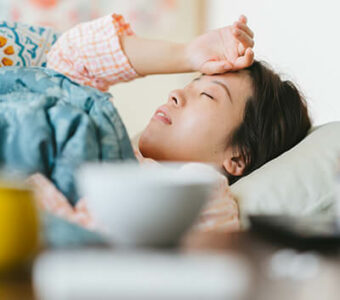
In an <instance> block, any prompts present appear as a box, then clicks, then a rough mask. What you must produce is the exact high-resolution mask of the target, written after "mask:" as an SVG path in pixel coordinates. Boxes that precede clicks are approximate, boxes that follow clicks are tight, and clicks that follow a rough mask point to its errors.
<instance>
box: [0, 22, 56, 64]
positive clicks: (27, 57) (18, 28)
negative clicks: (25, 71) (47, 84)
mask: <svg viewBox="0 0 340 300" xmlns="http://www.w3.org/2000/svg"><path fill="white" fill-rule="evenodd" d="M57 38H58V34H57V33H56V32H54V31H53V30H52V29H50V28H45V27H37V26H30V25H26V24H21V23H11V22H5V21H2V22H1V21H0V67H5V66H20V67H26V66H37V67H44V66H46V62H47V59H46V55H47V53H48V51H49V50H50V49H51V47H52V45H53V44H54V43H55V42H56V40H57Z"/></svg>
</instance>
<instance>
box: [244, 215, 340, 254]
mask: <svg viewBox="0 0 340 300" xmlns="http://www.w3.org/2000/svg"><path fill="white" fill-rule="evenodd" d="M249 220H250V223H251V231H252V232H254V233H257V234H259V235H261V236H263V237H265V238H266V239H269V240H270V241H273V242H279V243H283V244H285V245H287V246H290V247H295V248H299V249H315V250H337V249H339V248H340V220H338V221H337V220H336V219H331V218H321V217H316V216H313V217H311V216H309V217H292V216H285V215H256V216H255V215H253V216H250V217H249Z"/></svg>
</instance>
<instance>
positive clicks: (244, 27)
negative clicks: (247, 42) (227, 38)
mask: <svg viewBox="0 0 340 300" xmlns="http://www.w3.org/2000/svg"><path fill="white" fill-rule="evenodd" d="M234 27H235V28H238V29H240V30H243V31H244V32H245V33H246V34H248V35H249V36H250V37H251V38H253V37H254V32H253V31H252V30H251V29H250V28H249V27H248V25H246V24H244V23H241V22H235V23H234Z"/></svg>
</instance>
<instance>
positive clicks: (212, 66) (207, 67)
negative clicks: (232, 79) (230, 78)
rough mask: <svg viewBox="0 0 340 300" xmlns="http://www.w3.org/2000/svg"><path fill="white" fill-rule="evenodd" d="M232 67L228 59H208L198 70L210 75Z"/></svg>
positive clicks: (223, 71)
mask: <svg viewBox="0 0 340 300" xmlns="http://www.w3.org/2000/svg"><path fill="white" fill-rule="evenodd" d="M232 69H233V65H232V64H231V63H229V62H228V61H222V60H220V61H208V62H206V63H204V64H203V66H202V67H201V68H200V72H201V73H204V74H207V75H212V74H221V73H225V72H227V71H230V70H232Z"/></svg>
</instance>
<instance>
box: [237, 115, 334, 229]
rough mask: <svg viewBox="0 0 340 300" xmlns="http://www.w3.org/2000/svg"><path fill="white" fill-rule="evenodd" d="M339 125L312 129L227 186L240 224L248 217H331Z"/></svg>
mask: <svg viewBox="0 0 340 300" xmlns="http://www.w3.org/2000/svg"><path fill="white" fill-rule="evenodd" d="M339 158H340V122H333V123H328V124H325V125H322V126H320V127H317V128H314V129H313V130H312V131H311V133H310V134H309V135H308V136H307V137H306V138H305V139H304V140H303V141H302V142H300V143H299V144H298V145H296V146H295V147H293V148H292V149H291V150H289V151H287V152H285V153H283V154H282V155H280V156H279V157H277V158H276V159H274V160H272V161H270V162H268V163H266V164H265V165H263V166H262V167H261V168H259V169H258V170H256V171H254V172H253V173H251V174H249V175H248V176H246V177H244V178H242V179H240V180H239V181H238V182H236V183H235V184H233V185H232V186H231V191H232V193H233V194H234V195H235V197H236V198H237V199H238V201H239V205H240V212H241V221H242V224H243V225H244V226H247V215H249V214H289V215H313V214H325V215H329V214H330V215H331V214H333V202H334V199H333V197H334V189H335V184H334V183H335V176H334V175H335V172H336V169H337V164H338V162H339Z"/></svg>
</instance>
